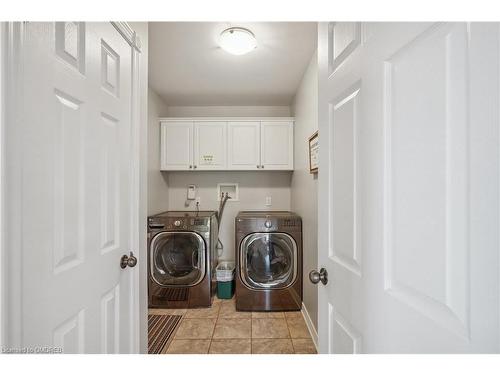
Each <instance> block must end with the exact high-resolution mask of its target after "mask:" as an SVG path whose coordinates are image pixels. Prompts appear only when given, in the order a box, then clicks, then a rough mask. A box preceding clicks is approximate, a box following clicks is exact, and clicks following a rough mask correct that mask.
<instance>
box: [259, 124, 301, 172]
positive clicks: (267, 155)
mask: <svg viewBox="0 0 500 375" xmlns="http://www.w3.org/2000/svg"><path fill="white" fill-rule="evenodd" d="M260 159H261V163H260V164H261V168H263V169H268V170H269V169H270V170H293V121H262V122H261V128H260Z"/></svg>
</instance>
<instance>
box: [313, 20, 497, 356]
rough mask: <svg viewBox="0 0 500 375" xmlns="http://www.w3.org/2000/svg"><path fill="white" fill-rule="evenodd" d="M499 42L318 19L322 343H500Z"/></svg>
mask: <svg viewBox="0 0 500 375" xmlns="http://www.w3.org/2000/svg"><path fill="white" fill-rule="evenodd" d="M498 42H499V26H498V24H474V23H473V24H465V23H456V24H455V23H451V24H430V23H406V24H396V23H376V24H370V23H362V24H354V23H350V24H338V23H335V24H321V25H320V28H319V49H318V56H319V70H320V81H319V85H320V113H319V116H320V117H319V118H320V125H319V128H320V134H321V137H322V139H323V140H324V141H322V144H323V145H325V146H323V147H322V148H321V151H320V157H321V173H320V175H319V197H320V198H319V199H320V201H319V207H327V209H326V210H321V209H320V221H319V222H320V227H319V246H320V250H319V263H320V267H325V268H326V269H327V270H328V272H329V283H328V284H327V285H326V286H324V287H320V292H319V300H320V302H319V303H320V310H319V311H320V312H319V329H318V332H320V350H321V352H324V353H358V352H362V353H374V352H392V353H395V352H406V353H453V352H498V350H499V344H500V339H499V330H498V329H497V328H498V327H499V318H500V314H499V312H500V309H499V296H500V293H499V285H498V282H494V281H493V280H497V279H498V276H499V270H498V268H499V261H498V257H499V247H498V224H499V221H498V217H499V212H498V207H499V204H498V203H499V200H498V197H499V194H498V193H499V186H498V171H499V160H498V152H499V141H498V140H499V138H498V99H499V96H498V72H499V51H498V46H499V43H498ZM484 77H489V80H487V79H485V78H484ZM486 259H489V263H488V262H487V261H486ZM487 327H490V329H488V328H487ZM491 327H496V328H494V329H491Z"/></svg>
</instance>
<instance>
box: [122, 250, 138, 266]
mask: <svg viewBox="0 0 500 375" xmlns="http://www.w3.org/2000/svg"><path fill="white" fill-rule="evenodd" d="M136 264H137V258H136V257H135V256H134V253H133V252H130V255H124V256H122V258H121V259H120V267H121V268H126V267H127V266H129V267H135V265H136Z"/></svg>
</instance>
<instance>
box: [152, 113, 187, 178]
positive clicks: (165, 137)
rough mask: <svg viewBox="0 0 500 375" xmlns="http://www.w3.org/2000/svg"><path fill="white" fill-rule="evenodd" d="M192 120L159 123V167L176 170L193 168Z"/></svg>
mask: <svg viewBox="0 0 500 375" xmlns="http://www.w3.org/2000/svg"><path fill="white" fill-rule="evenodd" d="M193 124H194V123H193V121H168V122H162V123H161V132H160V133H161V134H160V136H161V169H162V170H169V171H176V170H181V171H182V170H189V169H192V168H193V138H194V137H193V131H194V129H193V128H194V125H193Z"/></svg>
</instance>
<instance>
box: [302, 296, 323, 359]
mask: <svg viewBox="0 0 500 375" xmlns="http://www.w3.org/2000/svg"><path fill="white" fill-rule="evenodd" d="M301 312H302V316H303V317H304V321H305V322H306V325H307V329H308V330H309V333H310V334H311V338H312V340H313V343H314V346H315V347H316V351H317V352H318V353H319V348H318V332H317V331H316V328H314V324H313V322H312V320H311V317H310V316H309V312H308V311H307V308H306V305H304V302H302V310H301Z"/></svg>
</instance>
